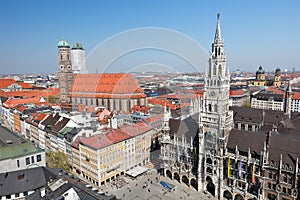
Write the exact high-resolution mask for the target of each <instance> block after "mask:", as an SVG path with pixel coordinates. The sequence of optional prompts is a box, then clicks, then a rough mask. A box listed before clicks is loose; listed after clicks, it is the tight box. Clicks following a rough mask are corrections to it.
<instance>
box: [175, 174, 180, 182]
mask: <svg viewBox="0 0 300 200" xmlns="http://www.w3.org/2000/svg"><path fill="white" fill-rule="evenodd" d="M174 179H176V180H177V181H178V182H179V183H180V176H179V174H178V173H177V172H175V173H174Z"/></svg>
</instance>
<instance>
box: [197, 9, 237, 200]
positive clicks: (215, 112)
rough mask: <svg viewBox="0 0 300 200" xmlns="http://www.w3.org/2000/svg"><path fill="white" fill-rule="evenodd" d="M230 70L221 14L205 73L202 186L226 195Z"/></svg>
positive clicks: (209, 190) (200, 161)
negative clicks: (225, 162) (224, 180)
mask: <svg viewBox="0 0 300 200" xmlns="http://www.w3.org/2000/svg"><path fill="white" fill-rule="evenodd" d="M229 82H230V74H229V70H226V55H225V50H224V42H223V40H222V37H221V30H220V14H218V16H217V28H216V33H215V38H214V41H213V43H212V52H211V54H210V58H209V70H208V72H207V73H206V75H205V86H204V96H203V108H202V111H201V112H200V115H201V117H200V120H199V121H200V122H199V165H198V166H199V169H198V173H199V176H198V177H199V180H198V186H199V190H200V191H201V190H204V191H205V190H207V191H208V192H210V193H212V194H213V195H214V196H215V197H218V198H219V199H220V198H222V195H221V194H222V180H223V158H224V156H225V147H226V143H227V139H228V134H229V132H230V130H231V128H232V124H233V114H232V112H231V111H229V89H230V85H229Z"/></svg>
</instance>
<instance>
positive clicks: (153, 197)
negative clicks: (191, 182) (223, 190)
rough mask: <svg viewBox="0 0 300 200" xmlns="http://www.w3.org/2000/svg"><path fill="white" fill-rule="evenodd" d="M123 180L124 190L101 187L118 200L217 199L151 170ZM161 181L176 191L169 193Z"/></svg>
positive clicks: (114, 187)
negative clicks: (172, 186) (124, 183)
mask: <svg viewBox="0 0 300 200" xmlns="http://www.w3.org/2000/svg"><path fill="white" fill-rule="evenodd" d="M123 178H124V179H125V180H126V181H127V182H128V184H126V185H125V186H123V187H122V188H118V189H117V188H116V186H114V185H112V184H111V183H109V184H108V185H105V186H101V189H102V190H103V191H104V192H107V193H108V194H114V195H116V196H117V198H118V199H124V200H159V199H162V200H168V199H170V200H171V199H179V200H180V199H186V200H196V199H197V200H199V199H201V200H202V199H203V200H206V199H212V200H214V199H216V198H215V197H213V196H212V195H210V194H204V193H202V192H197V191H196V190H195V189H194V188H188V186H187V185H185V184H184V183H181V184H180V183H178V182H177V181H176V180H171V179H169V178H167V177H163V176H157V173H156V171H155V170H150V172H148V173H147V174H145V175H141V176H140V177H138V178H136V179H131V178H129V177H127V176H123ZM160 181H165V182H167V183H169V184H170V185H174V189H172V191H168V190H167V189H165V188H164V187H163V186H162V185H161V184H160ZM151 182H152V183H151Z"/></svg>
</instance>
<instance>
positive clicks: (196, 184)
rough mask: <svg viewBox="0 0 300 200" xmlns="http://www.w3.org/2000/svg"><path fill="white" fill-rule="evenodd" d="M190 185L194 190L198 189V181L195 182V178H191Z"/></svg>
mask: <svg viewBox="0 0 300 200" xmlns="http://www.w3.org/2000/svg"><path fill="white" fill-rule="evenodd" d="M191 185H192V186H193V187H194V188H195V189H196V190H198V183H197V181H196V180H195V179H192V180H191Z"/></svg>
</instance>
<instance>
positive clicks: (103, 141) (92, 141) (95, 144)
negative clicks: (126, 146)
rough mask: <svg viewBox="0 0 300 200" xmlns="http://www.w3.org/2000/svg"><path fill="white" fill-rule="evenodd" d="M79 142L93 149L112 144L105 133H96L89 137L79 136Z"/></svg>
mask: <svg viewBox="0 0 300 200" xmlns="http://www.w3.org/2000/svg"><path fill="white" fill-rule="evenodd" d="M79 143H80V144H83V145H87V146H89V147H91V148H93V149H100V148H103V147H106V146H109V145H111V144H113V143H112V142H111V141H110V140H109V139H108V138H107V137H106V135H105V134H97V135H93V136H91V137H80V141H79Z"/></svg>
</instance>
